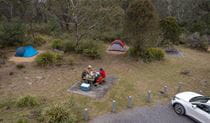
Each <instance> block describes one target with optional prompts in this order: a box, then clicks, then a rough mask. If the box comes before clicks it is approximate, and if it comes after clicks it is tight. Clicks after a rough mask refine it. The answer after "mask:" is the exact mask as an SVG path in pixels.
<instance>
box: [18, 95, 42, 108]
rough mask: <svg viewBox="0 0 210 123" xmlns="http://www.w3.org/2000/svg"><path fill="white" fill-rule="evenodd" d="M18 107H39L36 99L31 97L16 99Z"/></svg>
mask: <svg viewBox="0 0 210 123" xmlns="http://www.w3.org/2000/svg"><path fill="white" fill-rule="evenodd" d="M16 105H17V106H18V107H34V106H37V105H39V103H38V100H37V98H35V97H33V96H24V97H21V98H19V99H18V101H17V102H16Z"/></svg>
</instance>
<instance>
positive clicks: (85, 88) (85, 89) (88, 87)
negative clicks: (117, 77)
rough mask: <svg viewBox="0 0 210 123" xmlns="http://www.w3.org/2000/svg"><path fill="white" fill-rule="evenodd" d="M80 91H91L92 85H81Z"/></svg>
mask: <svg viewBox="0 0 210 123" xmlns="http://www.w3.org/2000/svg"><path fill="white" fill-rule="evenodd" d="M80 89H81V90H82V91H90V84H87V83H82V84H81V85H80Z"/></svg>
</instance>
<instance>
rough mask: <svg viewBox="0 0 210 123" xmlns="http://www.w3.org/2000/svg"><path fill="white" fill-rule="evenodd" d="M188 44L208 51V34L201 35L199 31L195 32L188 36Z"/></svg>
mask: <svg viewBox="0 0 210 123" xmlns="http://www.w3.org/2000/svg"><path fill="white" fill-rule="evenodd" d="M187 46H189V47H190V48H193V49H198V50H201V51H208V46H209V42H208V37H207V36H206V35H203V36H201V35H200V34H199V33H194V34H192V35H190V36H189V37H188V39H187Z"/></svg>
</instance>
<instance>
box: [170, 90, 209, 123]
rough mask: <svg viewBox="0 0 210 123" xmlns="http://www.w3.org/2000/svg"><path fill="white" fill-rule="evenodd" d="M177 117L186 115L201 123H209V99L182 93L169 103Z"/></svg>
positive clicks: (196, 94) (191, 93)
mask: <svg viewBox="0 0 210 123" xmlns="http://www.w3.org/2000/svg"><path fill="white" fill-rule="evenodd" d="M171 103H172V106H173V108H174V111H175V112H176V113H177V114H178V115H187V116H190V117H192V118H193V119H195V120H197V121H199V122H201V123H210V98H209V97H206V96H203V95H200V94H198V93H194V92H182V93H179V94H177V95H175V96H174V98H173V99H172V101H171Z"/></svg>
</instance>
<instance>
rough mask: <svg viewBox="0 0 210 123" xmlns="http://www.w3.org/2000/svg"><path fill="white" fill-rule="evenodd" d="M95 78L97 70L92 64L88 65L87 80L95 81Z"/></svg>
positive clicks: (88, 81)
mask: <svg viewBox="0 0 210 123" xmlns="http://www.w3.org/2000/svg"><path fill="white" fill-rule="evenodd" d="M94 80H95V71H94V70H93V67H92V66H91V65H88V68H87V74H86V76H85V82H87V83H93V82H94Z"/></svg>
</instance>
